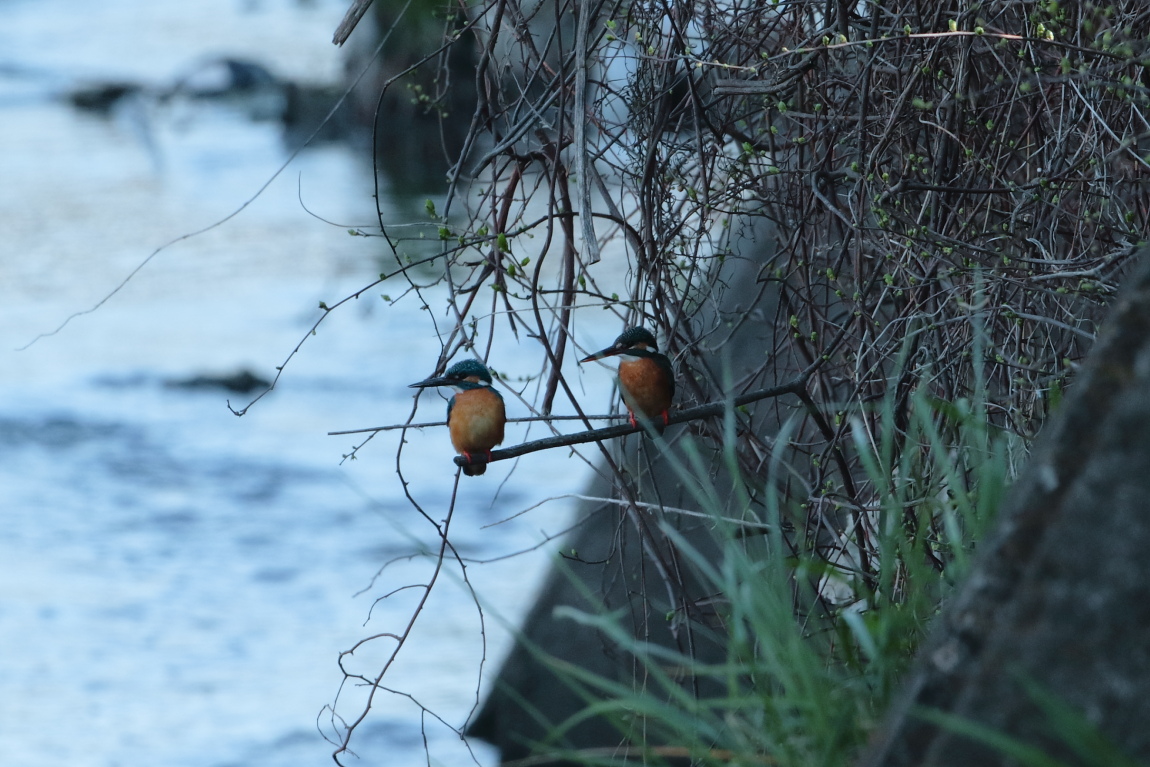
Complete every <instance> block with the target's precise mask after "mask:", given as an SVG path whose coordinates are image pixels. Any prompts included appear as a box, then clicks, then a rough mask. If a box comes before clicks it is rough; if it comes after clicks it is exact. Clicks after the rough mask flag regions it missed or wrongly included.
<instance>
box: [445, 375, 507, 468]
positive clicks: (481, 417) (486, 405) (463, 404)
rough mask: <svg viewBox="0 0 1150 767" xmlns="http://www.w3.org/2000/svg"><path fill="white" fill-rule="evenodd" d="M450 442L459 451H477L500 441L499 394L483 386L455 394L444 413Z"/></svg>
mask: <svg viewBox="0 0 1150 767" xmlns="http://www.w3.org/2000/svg"><path fill="white" fill-rule="evenodd" d="M447 420H448V427H449V428H450V429H451V444H452V445H454V446H455V450H456V452H459V453H481V452H483V451H485V450H490V449H491V448H493V447H495V446H496V445H498V444H499V443H500V442H502V441H503V424H504V423H505V422H506V421H507V415H506V412H505V411H504V408H503V398H502V397H500V396H499V395H498V394H496V393H495V392H493V391H492V390H491V389H489V388H487V387H486V386H484V387H480V388H476V389H468V390H466V391H461V392H459V393H458V394H456V395H455V397H454V398H453V401H452V405H451V412H450V413H449V415H448V418H447Z"/></svg>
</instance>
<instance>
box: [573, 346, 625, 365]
mask: <svg viewBox="0 0 1150 767" xmlns="http://www.w3.org/2000/svg"><path fill="white" fill-rule="evenodd" d="M625 351H627V350H626V349H620V348H618V347H616V346H608V347H607V348H606V349H601V350H599V351H597V352H595V353H594V354H591V355H588V356H586V357H584V358H583V359H581V360H579V362H580V364H582V363H584V362H594V361H595V360H601V359H603V358H604V357H614V356H615V355H616V354H621V353H622V352H625Z"/></svg>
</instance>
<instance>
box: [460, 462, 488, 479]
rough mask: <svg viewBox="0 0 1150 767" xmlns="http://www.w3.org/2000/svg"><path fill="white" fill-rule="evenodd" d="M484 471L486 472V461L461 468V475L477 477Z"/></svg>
mask: <svg viewBox="0 0 1150 767" xmlns="http://www.w3.org/2000/svg"><path fill="white" fill-rule="evenodd" d="M485 471H487V461H482V462H480V463H469V464H466V465H464V467H463V473H464V474H466V475H467V476H469V477H478V476H479V475H480V474H483V473H484V472H485Z"/></svg>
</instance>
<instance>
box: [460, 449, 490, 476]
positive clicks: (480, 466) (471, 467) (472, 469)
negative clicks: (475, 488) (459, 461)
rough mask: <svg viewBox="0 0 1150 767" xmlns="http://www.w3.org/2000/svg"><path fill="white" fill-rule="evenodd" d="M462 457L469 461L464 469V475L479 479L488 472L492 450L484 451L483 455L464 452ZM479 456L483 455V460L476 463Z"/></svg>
mask: <svg viewBox="0 0 1150 767" xmlns="http://www.w3.org/2000/svg"><path fill="white" fill-rule="evenodd" d="M462 455H463V457H464V459H466V460H467V464H466V465H465V466H464V467H463V473H464V474H466V475H467V476H469V477H478V476H479V475H480V474H483V473H484V472H485V471H487V464H488V463H490V462H491V451H490V450H484V451H483V452H482V453H468V452H464V453H462ZM478 455H482V456H483V458H482V459H481V460H479V461H476V460H475V457H476V456H478Z"/></svg>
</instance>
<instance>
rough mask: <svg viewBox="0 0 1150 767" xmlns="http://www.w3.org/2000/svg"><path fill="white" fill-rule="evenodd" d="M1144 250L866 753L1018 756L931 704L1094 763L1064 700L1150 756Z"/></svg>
mask: <svg viewBox="0 0 1150 767" xmlns="http://www.w3.org/2000/svg"><path fill="white" fill-rule="evenodd" d="M1140 258H1141V261H1142V262H1143V266H1142V268H1141V269H1139V270H1138V272H1137V273H1135V274H1134V275H1132V277H1131V278H1130V279H1128V280H1127V284H1126V285H1125V287H1124V292H1123V294H1122V298H1121V300H1120V301H1119V302H1118V303H1117V304H1116V305H1115V307H1114V308H1113V310H1112V314H1111V316H1110V318H1109V321H1108V324H1107V325H1106V326H1105V328H1104V331H1103V333H1102V334H1101V335H1100V336H1099V339H1098V341H1097V343H1096V346H1095V348H1094V349H1093V351H1092V352H1091V354H1090V356H1089V357H1088V359H1087V362H1086V364H1085V365H1084V367H1083V369H1082V371H1081V373H1080V375H1079V378H1078V380H1077V382H1076V384H1075V386H1074V388H1073V389H1072V393H1071V395H1070V396H1069V397H1068V398H1067V400H1066V401H1065V403H1064V404H1063V408H1062V411H1061V412H1060V413H1059V414H1058V415H1057V416H1056V417H1055V418H1054V419H1053V420H1052V421H1051V422H1050V423H1048V424H1047V426H1046V427H1045V429H1044V431H1043V433H1042V435H1041V436H1040V438H1039V440H1038V442H1037V445H1036V447H1035V449H1034V451H1033V453H1032V455H1031V458H1030V464H1029V466H1028V467H1027V469H1026V471H1025V472H1024V474H1023V475H1022V476H1021V477H1020V479H1019V480H1018V482H1017V483H1016V484H1015V486H1014V488H1013V489H1012V491H1011V495H1010V498H1009V499H1008V501H1007V503H1006V504H1005V505H1004V507H1003V509H1002V512H1001V517H1000V520H999V522H998V526H997V529H996V531H995V533H994V534H993V535H992V536H990V538H989V540H988V541H987V543H986V547H985V549H984V550H983V553H982V556H981V558H980V560H979V562H978V563H977V564H976V566H975V568H974V570H973V571H972V573H971V575H970V576H969V578H968V579H967V580H966V582H965V583H964V584H963V585H962V586H961V587H960V589H959V591H958V593H957V595H956V596H955V597H954V598H953V599H952V600H951V602H950V604H949V605H948V606H947V607H946V608H945V609H944V611H943V613H942V615H941V616H940V617H939V622H938V624H937V626H936V628H935V631H934V633H933V635H932V637H931V639H930V641H929V642H927V643H926V644H925V645H924V647H923V649H922V651H921V652H920V653H919V657H918V659H917V660H916V667H915V668H914V670H913V671H912V673H911V674H910V677H909V681H908V683H907V686H906V689H905V691H904V693H903V695H902V697H901V699H900V700H899V701H898V702H897V703H896V704H895V705H894V706H893V708H892V711H891V712H890V714H889V719H888V721H887V723H886V725H885V726H884V728H883V729H882V730H881V731H880V732H879V733H878V736H877V737H876V739H875V743H874V744H873V746H872V749H871V751H870V753H869V754H868V755H867V756H866V757H865V758H864V759H863V760H862V761H861V766H862V767H904V766H905V767H910V765H915V766H916V767H918V766H919V765H931V766H935V767H944V766H950V765H953V766H954V767H959V765H963V766H965V765H973V764H977V765H1004V766H1005V765H1007V764H1016V763H1017V762H1016V761H1015V760H1013V759H1011V758H1010V757H1008V756H1007V755H1006V754H1004V753H1003V752H1001V751H998V750H995V749H993V748H991V747H989V746H987V745H985V744H983V743H981V742H978V741H976V740H973V739H971V738H969V737H964V736H962V735H959V734H956V733H955V732H953V731H951V730H947V729H946V728H944V727H941V726H938V725H936V724H933V723H931V722H930V721H928V720H926V719H924V718H922V717H921V716H920V715H919V713H918V712H919V711H921V710H922V709H933V710H936V711H942V712H945V713H946V714H949V715H952V716H956V717H958V718H960V719H962V720H966V721H970V722H973V723H975V724H977V725H981V726H983V727H985V728H988V729H989V730H990V731H993V732H997V733H1001V734H1005V735H1007V736H1009V737H1011V738H1013V739H1015V740H1018V741H1021V742H1023V743H1025V744H1027V745H1028V746H1030V747H1032V748H1037V749H1039V750H1041V751H1042V752H1045V753H1046V754H1048V755H1050V756H1051V757H1053V758H1054V759H1061V760H1065V762H1066V763H1074V764H1078V763H1080V762H1079V761H1078V760H1077V758H1076V752H1075V749H1074V748H1073V747H1072V746H1071V745H1070V742H1069V741H1068V737H1067V736H1068V734H1069V732H1070V729H1072V728H1070V727H1068V726H1067V724H1066V722H1061V723H1060V722H1055V721H1052V719H1051V716H1050V715H1049V713H1048V712H1046V711H1044V710H1043V707H1042V705H1043V704H1046V705H1051V703H1053V704H1054V705H1056V706H1061V707H1064V708H1069V709H1072V710H1073V711H1074V712H1075V715H1074V716H1075V717H1077V721H1078V723H1079V724H1080V725H1081V724H1085V725H1088V726H1091V727H1094V728H1096V729H1097V730H1098V731H1099V732H1100V733H1101V735H1102V736H1103V737H1104V738H1105V739H1107V740H1109V741H1110V742H1111V743H1112V744H1114V745H1115V746H1116V747H1117V748H1118V749H1119V750H1120V751H1122V752H1124V753H1125V754H1126V755H1127V756H1129V757H1131V758H1133V759H1134V760H1135V762H1138V763H1146V762H1147V761H1148V760H1150V727H1147V726H1146V722H1148V721H1150V694H1148V693H1150V643H1148V642H1147V637H1148V636H1150V557H1147V555H1146V552H1147V551H1150V515H1148V514H1147V498H1150V254H1147V253H1146V252H1143V253H1142V254H1141V257H1140ZM1096 755H1097V756H1098V759H1099V761H1092V762H1091V763H1092V764H1101V763H1102V761H1103V755H1102V754H1097V753H1096Z"/></svg>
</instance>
